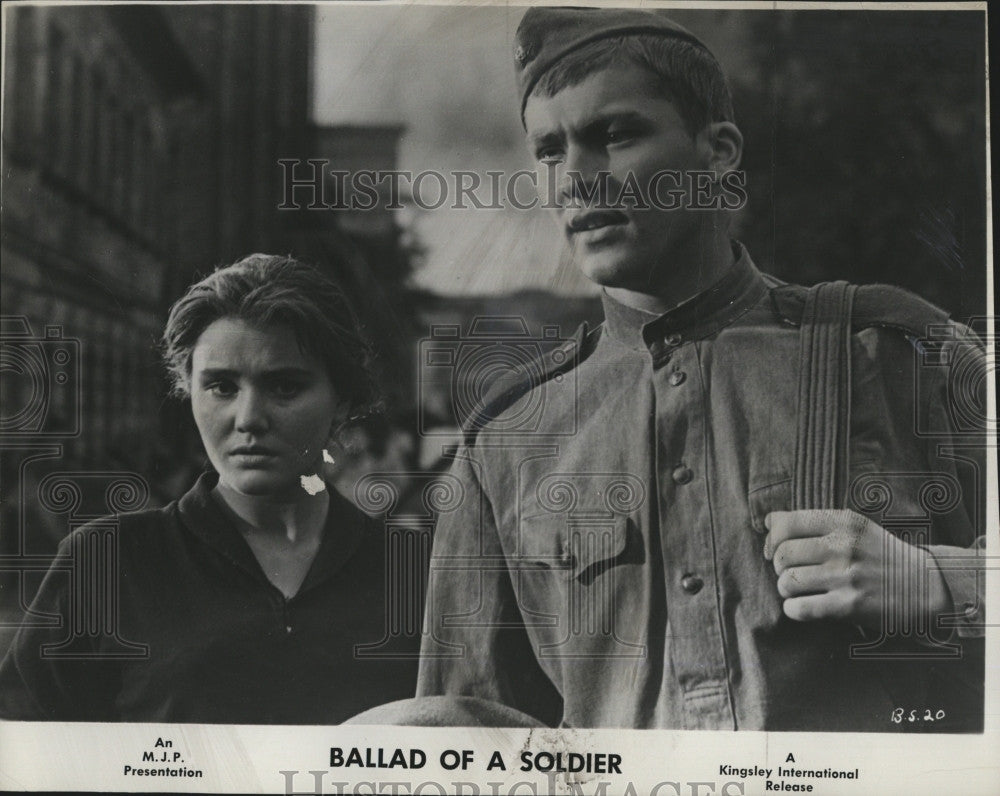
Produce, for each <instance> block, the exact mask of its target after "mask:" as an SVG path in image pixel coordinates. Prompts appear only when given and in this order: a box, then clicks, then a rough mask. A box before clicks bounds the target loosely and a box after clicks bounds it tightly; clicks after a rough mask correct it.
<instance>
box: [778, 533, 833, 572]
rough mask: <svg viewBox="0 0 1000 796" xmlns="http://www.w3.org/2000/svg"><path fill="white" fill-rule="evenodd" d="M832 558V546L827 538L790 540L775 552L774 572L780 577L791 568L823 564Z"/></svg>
mask: <svg viewBox="0 0 1000 796" xmlns="http://www.w3.org/2000/svg"><path fill="white" fill-rule="evenodd" d="M829 558H830V546H829V545H828V544H827V543H826V539H825V537H822V536H812V537H810V538H808V539H788V540H787V541H784V542H782V543H781V544H780V545H779V546H778V549H777V550H775V551H774V556H773V561H774V571H775V572H777V573H778V574H779V575H780V574H781V573H782V572H784V571H785V570H786V569H788V568H789V567H801V566H807V565H809V564H823V563H825V562H826V561H827V560H829Z"/></svg>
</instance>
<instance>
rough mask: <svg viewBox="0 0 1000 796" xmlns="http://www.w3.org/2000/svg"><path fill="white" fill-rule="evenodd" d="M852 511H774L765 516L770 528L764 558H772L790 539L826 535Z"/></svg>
mask: <svg viewBox="0 0 1000 796" xmlns="http://www.w3.org/2000/svg"><path fill="white" fill-rule="evenodd" d="M853 513H854V512H852V511H846V510H841V509H800V510H798V511H772V512H770V513H769V514H768V515H767V516H765V517H764V527H766V528H767V529H768V534H767V537H766V538H765V539H764V558H766V559H768V560H770V559H771V558H772V557H773V556H774V551H775V550H777V549H778V547H780V546H781V543H782V542H784V541H787V540H788V539H806V538H809V537H813V536H825V535H826V534H827V533H829V532H830V530H831V529H832V528H835V527H837V525H838V524H840V523H841V522H842V521H844V520H846V516H845V515H850V514H853Z"/></svg>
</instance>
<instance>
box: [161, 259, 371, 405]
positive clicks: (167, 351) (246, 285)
mask: <svg viewBox="0 0 1000 796" xmlns="http://www.w3.org/2000/svg"><path fill="white" fill-rule="evenodd" d="M223 318H232V319H237V320H241V321H244V322H246V323H248V324H251V325H253V326H259V327H269V326H284V327H287V328H289V329H291V330H292V332H293V333H294V334H295V337H296V340H297V341H298V344H299V348H300V349H301V350H302V351H303V352H305V353H308V354H310V355H312V356H315V357H316V358H317V359H319V360H320V361H321V362H322V363H323V364H324V365H325V366H326V368H327V372H328V374H329V376H330V380H331V382H332V383H333V386H334V389H335V390H336V391H337V395H338V396H339V397H341V398H344V399H346V400H347V401H348V402H349V404H350V409H349V414H350V415H351V416H355V417H357V416H360V415H365V414H370V413H372V412H374V411H376V410H377V409H379V408H381V404H382V400H381V393H380V390H379V388H378V387H377V381H376V378H375V374H374V368H373V359H374V357H373V354H372V348H371V345H370V343H369V342H368V340H367V339H366V337H365V335H364V333H363V330H362V327H361V324H360V323H359V321H358V317H357V315H356V314H355V312H354V310H353V308H352V307H351V304H350V302H349V301H348V299H347V296H346V295H345V293H344V291H343V289H342V288H341V287H340V285H339V284H337V282H336V281H335V280H334V279H333V278H332V277H331V276H330V275H328V274H327V273H325V272H324V271H322V270H320V269H319V268H316V267H314V266H311V265H308V264H306V263H302V262H300V261H298V260H296V259H294V258H292V257H290V256H289V257H285V256H279V255H272V254H251V255H250V256H249V257H245V258H244V259H242V260H239V261H238V262H235V263H233V264H232V265H227V266H222V267H219V268H218V269H216V270H215V271H214V272H213V273H212V274H210V275H209V276H207V277H205V278H204V279H202V280H200V281H198V282H196V283H194V284H193V285H191V286H190V287H189V288H188V289H187V291H186V292H185V293H184V295H183V296H182V297H181V298H180V299H178V301H177V302H176V303H175V304H174V305H173V307H171V309H170V314H169V317H168V319H167V325H166V328H165V329H164V332H163V338H162V340H161V345H162V353H163V359H164V362H165V364H166V366H167V370H168V372H169V374H170V378H171V382H172V388H173V393H174V395H176V396H178V397H182V398H187V397H190V394H191V355H192V352H193V351H194V348H195V346H196V345H197V343H198V339H199V338H200V337H201V335H202V333H203V332H204V331H205V329H207V328H208V327H209V326H210V325H211V324H213V323H214V322H215V321H218V320H221V319H223Z"/></svg>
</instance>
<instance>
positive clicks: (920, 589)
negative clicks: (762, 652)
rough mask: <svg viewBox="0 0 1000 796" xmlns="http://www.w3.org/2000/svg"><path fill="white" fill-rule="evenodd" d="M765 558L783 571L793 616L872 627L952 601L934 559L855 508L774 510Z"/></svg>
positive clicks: (924, 614) (917, 616)
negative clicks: (840, 620)
mask: <svg viewBox="0 0 1000 796" xmlns="http://www.w3.org/2000/svg"><path fill="white" fill-rule="evenodd" d="M764 524H765V525H766V526H767V529H768V534H767V538H766V540H765V542H764V557H765V558H767V559H768V560H769V561H773V563H774V571H775V572H777V573H778V592H779V593H780V594H781V596H782V597H783V598H784V600H785V603H784V611H785V615H786V616H788V617H789V618H791V619H795V620H797V621H800V622H807V621H810V620H813V619H842V620H846V621H849V622H853V623H855V624H858V625H861V626H863V627H866V628H872V629H879V628H880V627H883V626H884V624H883V623H884V621H885V620H884V617H890V616H891V617H894V618H895V620H896V624H897V625H898V624H901V623H906V624H908V623H910V622H918V621H920V620H924V621H926V625H925V626H927V627H930V626H932V621H931V620H932V619H933V617H934V616H935V615H937V614H939V613H942V612H944V611H946V610H947V609H948V606H949V605H950V600H949V594H948V589H947V587H946V586H945V583H944V579H943V577H942V576H941V573H940V572H939V571H938V569H937V566H936V563H935V562H934V558H933V556H931V555H930V554H929V553H928V552H927V551H926V550H924V549H922V548H920V547H915V546H913V545H910V544H907V543H906V542H904V541H902V540H900V539H898V538H896V537H895V536H893V535H892V534H890V533H889V532H888V531H886V530H885V529H884V528H883V527H882V526H881V525H878V524H877V523H874V522H872V521H871V520H870V519H868V518H867V517H864V516H862V515H860V514H858V513H856V512H854V511H849V510H834V509H823V510H803V511H774V512H771V513H770V514H768V515H767V517H766V518H765V520H764Z"/></svg>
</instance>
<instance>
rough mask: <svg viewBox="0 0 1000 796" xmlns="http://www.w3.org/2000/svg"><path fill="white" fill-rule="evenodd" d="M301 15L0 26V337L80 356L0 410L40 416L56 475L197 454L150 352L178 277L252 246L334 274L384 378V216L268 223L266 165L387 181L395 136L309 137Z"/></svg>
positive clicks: (309, 23) (236, 13)
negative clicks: (68, 342) (39, 340)
mask: <svg viewBox="0 0 1000 796" xmlns="http://www.w3.org/2000/svg"><path fill="white" fill-rule="evenodd" d="M313 14H314V10H313V9H312V8H311V7H309V6H301V5H298V6H283V7H282V6H277V5H269V4H249V5H245V4H241V5H227V4H213V5H173V6H163V5H124V4H122V5H120V6H112V5H105V6H89V7H73V6H65V5H63V6H39V7H19V8H15V9H10V10H9V11H8V12H7V14H6V15H5V35H6V61H5V69H6V74H5V77H6V80H5V82H4V85H5V96H4V103H5V105H4V110H5V113H4V129H3V139H4V148H3V155H4V163H3V173H4V182H3V235H2V251H0V262H2V266H0V269H2V270H0V282H2V285H3V291H2V303H0V309H2V313H3V315H5V316H23V317H24V318H25V319H26V323H25V322H20V321H19V322H17V323H15V326H17V328H16V329H15V328H13V327H11V326H10V324H7V327H6V328H5V330H4V335H5V338H6V339H8V340H15V338H16V342H15V345H16V346H19V347H21V348H24V346H25V345H27V344H28V339H29V338H27V337H26V336H25V335H26V334H27V333H28V330H30V333H31V334H32V335H33V336H34V337H44V336H45V335H46V327H57V328H58V329H59V330H61V331H58V332H57V331H56V328H50V329H49V332H48V334H52V335H56V334H63V335H65V336H66V337H67V338H75V339H76V340H79V362H76V363H73V364H74V368H75V369H71V371H70V372H71V375H73V378H74V379H77V377H78V380H77V383H75V384H68V383H67V384H65V385H60V389H50V387H52V385H47V386H45V388H44V389H42V390H41V391H40V390H39V384H38V379H37V378H35V379H34V381H32V378H30V374H20V375H19V374H18V373H16V372H9V373H5V376H10V378H8V379H5V381H6V382H7V383H6V384H5V387H4V396H3V397H4V405H5V409H4V412H3V415H4V417H5V418H7V417H11V416H13V415H18V416H20V414H23V412H22V408H24V407H29V410H28V411H29V414H30V413H32V412H33V413H34V415H36V416H37V415H39V414H41V415H44V417H43V418H41V419H40V420H39V423H40V425H39V424H38V423H36V426H37V428H34V429H28V430H34V431H37V432H39V433H40V434H41V435H42V436H45V435H46V432H51V433H49V434H48V437H47V438H49V439H57V438H58V434H57V432H59V431H60V430H62V431H65V432H66V433H65V434H64V435H63V438H59V439H58V441H59V442H61V443H62V444H64V445H65V450H64V456H63V457H62V460H63V463H64V464H66V463H67V462H73V463H77V464H80V465H86V466H94V465H100V466H101V467H105V468H106V467H111V466H115V467H119V468H125V469H134V470H135V471H137V472H140V473H144V474H149V475H151V476H152V477H153V478H154V480H155V478H156V477H157V475H158V474H157V473H156V472H154V470H155V469H156V468H155V467H154V466H153V465H154V461H155V460H156V459H157V458H159V459H160V460H161V461H165V462H167V463H166V464H164V465H163V467H168V468H169V462H170V461H171V460H177V459H178V458H183V457H184V456H185V455H188V456H189V455H190V452H191V451H192V450H193V451H195V452H196V451H197V449H198V446H197V444H191V440H190V435H191V428H190V421H189V419H188V418H187V414H188V413H187V410H186V408H184V407H181V406H180V405H172V404H169V403H165V401H164V398H163V396H164V393H165V384H164V381H163V375H162V372H161V368H160V366H159V363H158V359H157V354H156V341H157V339H158V337H159V334H160V332H161V331H162V326H163V322H164V319H165V316H166V310H167V308H168V307H169V305H170V303H171V302H172V301H173V300H174V299H176V298H177V296H178V295H179V294H180V293H181V291H182V290H183V289H184V287H185V286H186V285H187V284H189V283H190V282H191V280H192V278H193V277H195V276H196V275H198V274H203V273H206V272H208V271H210V270H211V269H212V268H213V267H214V266H215V265H218V264H221V263H226V262H232V261H233V260H235V259H237V258H239V257H241V256H244V255H246V254H249V253H251V252H255V251H264V252H275V253H292V254H295V255H296V256H299V257H301V258H302V259H305V260H308V261H312V262H314V263H316V264H317V265H319V266H321V267H329V268H332V269H334V270H335V271H336V272H337V275H338V276H339V277H340V278H341V279H342V281H344V282H345V284H346V285H347V287H348V289H349V290H350V292H352V293H353V294H354V296H355V297H356V300H357V301H358V302H359V303H364V304H367V309H369V310H371V311H370V312H369V313H367V314H368V315H369V316H371V317H372V318H374V320H372V321H369V323H368V325H369V327H370V329H371V331H372V332H373V336H375V337H376V338H378V339H379V341H380V342H381V343H382V344H383V347H387V349H388V350H389V353H387V354H385V355H384V356H383V360H385V361H386V362H387V363H393V362H396V363H397V364H398V360H399V359H400V357H399V355H398V354H396V353H394V346H395V347H398V346H396V345H395V344H397V343H401V341H402V339H403V336H404V333H403V332H402V331H401V330H402V328H403V327H405V326H406V322H405V321H401V320H400V317H399V315H400V313H403V314H405V312H406V302H405V301H404V300H402V298H401V294H400V291H401V290H402V283H403V282H404V280H405V276H406V273H407V270H408V268H409V259H408V256H407V253H406V252H405V250H404V249H403V247H402V246H401V245H400V239H399V231H398V230H397V228H396V226H395V223H394V219H393V218H392V215H391V213H385V212H381V213H376V212H373V213H367V214H345V213H344V212H342V211H322V212H317V211H314V210H313V211H310V210H308V209H302V210H299V211H295V210H291V211H290V210H282V209H279V204H281V203H282V198H283V191H284V187H285V186H284V185H283V180H284V174H283V170H282V168H281V167H280V165H279V163H280V161H281V160H283V159H302V160H304V159H307V158H310V157H316V158H325V159H327V160H329V161H330V164H331V168H340V169H350V170H354V169H356V168H361V167H362V166H363V167H364V168H376V169H386V168H393V167H394V166H395V158H396V145H397V142H398V138H399V135H400V132H401V128H395V127H385V128H363V129H362V128H316V127H313V126H312V125H311V123H310V114H309V108H310V100H311V68H312V60H313V59H312V46H313ZM373 159H374V160H373ZM375 161H377V162H375ZM348 216H350V217H348ZM345 222H351V223H345ZM387 308H389V309H390V310H391V311H390V312H388V313H387V312H386V311H385V310H386V309H387ZM12 334H13V337H12V336H11V335H12ZM45 346H49V347H51V346H50V344H49V343H45V344H43V347H45ZM8 348H9V346H8ZM71 348H72V346H71ZM73 350H74V352H75V349H73ZM397 370H398V368H397ZM50 375H51V374H50ZM45 378H47V377H45ZM43 380H44V378H43ZM404 382H405V379H404ZM397 383H398V380H397ZM401 392H403V393H405V394H408V393H410V392H411V391H410V390H409V389H408V388H407V389H404V390H401ZM39 401H41V402H42V403H44V404H45V405H44V407H41V408H40V409H39V408H38V407H35V408H30V407H31V405H32V402H35V403H38V402H39ZM19 413H20V414H19ZM77 416H78V418H79V422H78V423H77V425H78V431H79V433H78V435H74V433H73V432H74V429H73V428H71V426H72V422H71V421H72V420H73V418H75V417H77ZM158 426H159V428H160V429H161V433H160V434H159V435H157V434H156V433H155V430H156V429H157V427H158ZM178 429H183V431H182V432H180V433H179V432H178ZM8 430H9V429H8ZM161 469H162V468H161ZM159 475H160V476H161V477H163V478H166V477H167V475H168V474H165V473H162V472H161V473H159ZM179 477H180V479H181V480H183V478H184V476H183V475H180V476H179ZM169 491H171V490H170V489H167V492H169Z"/></svg>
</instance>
